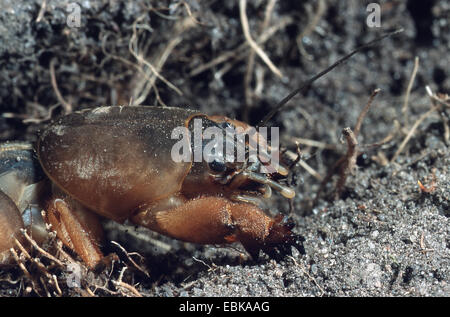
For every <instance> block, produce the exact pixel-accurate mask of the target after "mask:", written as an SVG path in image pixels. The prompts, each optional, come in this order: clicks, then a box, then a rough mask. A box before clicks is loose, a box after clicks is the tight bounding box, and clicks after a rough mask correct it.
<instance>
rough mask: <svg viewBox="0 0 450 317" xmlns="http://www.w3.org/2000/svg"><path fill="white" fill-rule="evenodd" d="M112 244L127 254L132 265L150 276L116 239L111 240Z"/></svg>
mask: <svg viewBox="0 0 450 317" xmlns="http://www.w3.org/2000/svg"><path fill="white" fill-rule="evenodd" d="M111 243H112V244H114V245H115V246H117V247H118V248H119V249H120V250H122V252H123V253H125V255H126V256H127V259H128V260H129V261H130V262H131V264H133V266H134V267H135V268H136V269H137V270H138V271H140V272H142V273H143V274H144V275H145V276H147V277H150V274H149V273H148V272H147V271H146V270H144V269H143V268H142V267H141V266H140V265H138V264H137V263H136V262H135V261H134V260H133V259H132V258H131V256H130V254H129V253H128V252H127V251H126V250H125V249H124V248H123V247H122V246H121V245H120V244H119V243H117V242H116V241H111Z"/></svg>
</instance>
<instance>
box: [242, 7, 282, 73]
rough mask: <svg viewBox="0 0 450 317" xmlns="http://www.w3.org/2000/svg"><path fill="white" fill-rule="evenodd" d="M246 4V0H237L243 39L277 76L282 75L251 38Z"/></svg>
mask: <svg viewBox="0 0 450 317" xmlns="http://www.w3.org/2000/svg"><path fill="white" fill-rule="evenodd" d="M246 6H247V1H246V0H240V1H239V14H240V18H241V24H242V31H243V32H244V36H245V39H246V40H247V42H248V44H249V45H250V46H251V47H252V49H253V50H254V51H255V52H256V54H258V55H259V57H261V59H262V60H263V61H264V63H266V64H267V66H268V67H269V68H270V70H271V71H272V72H273V73H274V74H275V75H277V76H278V77H283V74H282V73H281V71H280V70H279V69H278V68H277V67H276V66H275V65H274V64H273V63H272V61H271V60H270V59H269V57H268V56H267V55H266V53H264V51H263V50H262V49H261V48H260V47H259V46H258V44H257V43H256V42H255V41H254V40H253V39H252V36H251V34H250V27H249V25H248V18H247V13H246Z"/></svg>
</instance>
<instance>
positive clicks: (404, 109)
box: [402, 56, 419, 126]
mask: <svg viewBox="0 0 450 317" xmlns="http://www.w3.org/2000/svg"><path fill="white" fill-rule="evenodd" d="M418 69H419V57H418V56H416V58H415V59H414V68H413V71H412V74H411V78H410V79H409V83H408V87H407V88H406V92H405V100H404V102H403V107H402V113H403V117H404V119H405V124H406V125H407V126H408V125H409V122H408V121H409V120H408V114H407V113H408V105H409V96H410V94H411V89H412V86H413V84H414V79H415V78H416V74H417V70H418Z"/></svg>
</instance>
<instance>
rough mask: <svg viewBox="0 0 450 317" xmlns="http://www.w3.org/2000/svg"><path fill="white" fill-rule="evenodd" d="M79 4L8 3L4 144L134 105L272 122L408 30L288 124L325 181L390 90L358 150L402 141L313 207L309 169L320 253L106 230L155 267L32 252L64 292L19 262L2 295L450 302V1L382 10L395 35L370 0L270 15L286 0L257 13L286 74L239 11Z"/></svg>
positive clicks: (311, 227)
mask: <svg viewBox="0 0 450 317" xmlns="http://www.w3.org/2000/svg"><path fill="white" fill-rule="evenodd" d="M71 2H72V1H66V0H61V1H51V0H48V1H42V0H34V1H31V0H26V1H15V0H0V9H1V10H0V70H1V71H0V109H1V113H2V115H0V141H6V140H26V141H35V140H36V132H37V131H38V130H39V129H41V128H43V127H44V126H45V123H46V122H48V119H49V118H53V117H57V116H58V115H61V114H64V112H65V111H70V110H72V111H75V110H80V109H83V108H92V107H96V106H102V105H119V104H128V103H130V100H131V102H133V103H137V104H142V105H160V106H164V105H169V106H181V107H190V108H193V109H199V110H201V111H203V112H205V113H207V114H223V115H227V116H230V117H233V118H238V119H240V120H244V121H247V122H249V123H251V124H257V123H258V122H259V121H260V120H261V119H262V118H263V116H264V115H265V114H267V113H268V111H270V109H271V107H273V106H275V105H276V104H277V102H279V101H280V100H281V99H282V98H283V97H285V96H286V95H287V94H288V93H289V92H290V91H292V90H294V89H295V88H297V87H299V86H300V85H301V83H302V82H303V81H305V80H306V79H308V78H310V77H311V76H313V75H314V74H316V73H317V72H319V71H320V70H322V69H324V68H325V67H327V66H328V65H330V64H332V63H333V62H334V61H336V60H337V59H338V58H339V57H341V56H343V55H345V54H346V53H348V52H350V51H351V50H352V49H354V48H356V47H358V46H359V45H361V44H363V43H366V42H369V41H370V40H372V39H374V38H376V37H378V36H380V35H381V34H383V32H385V31H388V30H392V29H395V28H398V27H403V28H404V32H403V33H401V34H398V35H396V36H394V37H391V38H388V39H385V40H384V41H383V42H381V43H380V44H378V45H376V46H375V47H373V48H371V49H369V50H365V51H364V52H361V53H359V54H357V55H355V56H354V57H353V58H352V59H351V60H350V61H348V62H347V63H345V64H343V65H341V66H339V67H338V68H337V69H335V70H333V71H332V72H331V73H329V74H327V75H326V76H325V77H323V78H321V79H320V80H318V81H317V82H316V83H314V84H313V85H312V87H310V88H309V89H308V90H307V91H306V92H304V93H303V94H301V95H299V96H297V97H295V98H293V100H291V101H290V103H289V106H287V107H286V108H285V109H284V110H283V111H281V112H279V113H278V114H277V115H276V116H275V117H274V118H273V119H272V121H271V124H272V125H273V126H276V127H279V128H280V134H281V140H282V142H283V145H284V146H285V147H287V148H288V149H289V150H291V151H294V152H295V149H296V145H295V141H296V140H297V141H298V138H302V140H300V141H301V142H300V148H301V150H302V153H303V159H304V161H306V163H307V164H309V165H310V167H311V168H312V169H313V170H315V171H316V172H317V173H318V174H319V175H320V176H321V177H324V176H325V175H326V174H327V170H328V169H329V168H330V167H331V166H332V165H333V164H334V163H335V162H336V161H337V160H338V159H339V158H340V157H341V156H342V155H343V154H344V153H345V151H346V146H345V144H343V143H341V142H340V137H341V131H342V129H343V128H345V127H352V128H353V127H354V126H355V124H356V121H357V118H358V115H359V113H360V111H361V109H362V108H363V107H364V106H365V105H366V104H367V102H368V99H369V96H370V95H371V93H372V91H373V90H374V89H376V88H379V89H380V92H379V94H378V95H377V96H376V97H375V99H374V101H373V105H372V107H371V109H370V111H369V113H368V114H367V116H366V118H365V119H364V122H363V125H362V128H361V132H360V135H359V137H358V140H359V143H360V144H373V143H379V142H380V141H381V140H383V139H384V138H386V137H387V136H389V140H387V142H384V143H383V144H382V145H378V146H372V147H371V146H367V147H362V148H361V150H363V153H362V154H361V155H360V156H358V159H357V162H356V169H355V171H354V173H353V174H351V175H349V176H348V178H347V182H346V184H345V187H344V188H343V191H342V194H341V195H340V197H339V198H338V199H337V200H334V201H333V200H332V199H331V198H332V197H333V195H332V190H333V187H334V183H335V181H336V178H333V182H330V183H329V184H328V185H327V186H326V188H325V190H324V191H323V193H322V194H321V196H320V197H319V199H318V200H317V204H315V205H313V201H314V199H315V197H316V193H317V191H318V189H319V187H320V181H319V180H318V179H317V178H316V177H314V175H312V174H311V173H310V172H308V171H306V170H305V169H304V168H302V167H297V168H296V173H295V179H293V183H294V185H295V186H294V187H295V190H296V193H297V195H296V197H295V199H294V202H293V207H294V208H293V211H292V216H293V218H294V220H295V222H296V224H297V225H296V227H295V229H294V230H295V232H297V233H299V234H301V235H303V236H304V237H305V239H306V241H305V249H306V254H305V255H301V254H299V253H298V252H297V251H296V250H294V251H293V254H292V256H291V257H286V258H285V259H284V260H282V261H279V262H276V261H274V260H269V259H268V258H265V257H261V258H260V259H259V260H258V261H252V260H251V259H250V258H249V257H248V256H247V255H246V254H245V252H244V251H243V250H242V248H241V247H240V246H238V245H236V246H233V247H223V246H198V245H193V244H187V243H182V242H179V241H175V240H173V239H170V238H167V237H160V236H158V235H155V234H152V233H148V232H142V231H143V230H142V229H137V230H135V228H133V227H129V228H128V229H127V228H125V229H124V228H123V227H122V228H118V227H117V226H115V225H114V224H111V223H107V224H105V226H106V227H107V228H108V230H107V231H108V235H109V236H108V237H109V238H110V239H113V240H115V241H118V242H119V243H120V245H122V246H123V247H124V248H125V249H126V250H127V252H132V251H136V252H139V254H141V255H142V258H141V257H140V256H137V255H133V254H130V255H128V257H127V254H126V253H125V252H124V251H123V250H121V249H120V248H119V247H118V246H117V245H115V244H112V243H109V242H106V243H105V246H104V250H105V253H109V252H115V253H116V254H117V255H118V257H119V258H120V260H118V261H115V262H114V266H113V267H111V266H108V267H106V268H105V269H104V270H103V271H100V272H92V271H88V270H86V268H85V267H83V265H82V264H81V263H80V262H79V261H78V259H77V258H76V256H75V255H74V254H71V253H70V251H68V250H66V251H67V252H68V253H69V254H70V256H71V257H73V258H74V260H75V262H73V263H72V265H71V267H70V268H68V267H65V266H58V265H56V266H55V265H53V266H52V265H51V263H52V262H51V261H50V260H48V259H47V258H45V257H44V256H42V255H41V254H39V252H37V251H36V250H33V252H32V256H35V257H37V258H42V262H43V263H44V264H45V265H47V266H48V271H49V272H50V273H51V275H52V274H54V275H55V276H56V280H57V283H58V285H59V289H60V291H59V290H58V289H57V288H56V287H55V284H54V283H53V284H51V283H50V284H48V286H47V288H48V289H47V290H46V289H45V287H43V286H42V285H41V283H42V282H39V277H42V280H43V281H46V279H47V278H48V276H46V275H45V273H43V272H42V270H41V269H40V268H39V267H38V266H36V264H33V263H32V261H29V260H28V261H25V262H26V263H25V264H26V267H27V268H28V270H29V272H30V273H31V275H33V276H37V277H38V278H37V279H36V281H37V282H36V286H34V285H33V283H32V282H31V280H30V279H29V278H28V277H26V276H25V275H24V273H23V270H21V269H20V268H18V266H17V265H16V266H12V267H6V268H1V269H0V295H1V296H36V295H45V294H46V292H48V294H51V295H64V296H80V295H98V296H129V295H130V296H132V295H138V294H141V295H144V296H449V295H450V284H449V282H450V238H449V230H450V226H449V215H450V202H449V197H450V180H449V179H450V178H449V177H450V176H449V172H450V171H449V167H450V155H449V154H450V152H449V144H450V143H449V139H448V133H449V132H448V128H449V113H450V109H449V103H450V101H449V100H448V99H447V101H446V102H443V103H439V102H437V101H433V100H432V99H431V98H430V96H429V94H428V93H427V89H426V86H428V87H429V91H431V92H432V93H433V94H437V93H441V94H445V93H449V92H450V74H449V71H450V67H449V58H448V55H449V48H450V4H449V3H448V2H447V1H437V0H436V1H420V2H419V1H381V2H380V5H381V16H380V18H381V19H380V27H369V26H368V25H367V18H368V15H369V13H370V12H368V11H367V10H366V9H367V5H368V3H369V1H338V0H336V1H295V2H294V1H289V2H288V1H276V2H274V6H273V8H272V9H270V7H269V10H268V9H267V8H268V3H271V1H259V0H256V1H248V3H247V8H246V17H247V19H248V23H249V28H250V33H251V36H252V38H253V39H254V40H255V41H262V43H260V44H259V46H260V48H261V50H262V51H263V52H265V54H266V55H267V57H268V58H269V59H270V61H271V62H272V63H273V65H274V67H275V68H276V69H275V68H272V69H271V68H270V67H269V66H268V64H267V63H266V62H264V61H263V59H261V57H260V56H258V55H257V54H255V53H252V49H250V47H249V45H248V40H247V39H246V37H245V36H244V32H243V29H242V17H240V14H239V1H226V2H225V1H196V0H186V1H180V2H179V1H143V0H139V1H133V2H131V1H130V2H125V1H124V2H123V3H122V2H120V1H106V0H105V1H100V0H98V1H82V2H79V3H80V6H78V5H76V8H75V9H74V8H73V7H71ZM43 3H44V4H45V6H43ZM78 9H79V12H80V20H79V22H80V24H79V27H77V26H76V24H77V22H78V20H77V18H76V17H75V18H74V16H73V14H76V13H77V12H78V11H77V10H78ZM267 12H269V14H267ZM266 17H269V18H266ZM68 19H69V20H68ZM74 24H75V26H74ZM130 43H131V44H130ZM416 57H418V69H417V74H416V76H415V78H414V80H413V81H411V78H412V73H413V69H414V65H415V58H416ZM151 68H154V69H156V70H157V71H158V74H159V75H160V76H159V78H157V77H156V76H155V75H154V72H152V70H151ZM277 70H278V71H279V72H280V73H281V74H282V77H281V78H280V77H279V76H278V75H277V74H276V71H277ZM248 74H250V75H248ZM52 75H54V80H53V82H52ZM410 81H411V89H410V93H409V94H408V95H409V101H408V102H407V104H406V105H407V106H406V107H405V106H404V104H405V96H406V95H407V93H406V92H407V91H408V84H409V83H410ZM438 97H439V98H440V100H444V99H445V96H444V95H439V96H438ZM447 98H448V97H447ZM438 105H439V106H438ZM433 106H435V107H436V111H429V110H430V109H431V107H433ZM427 113H428V114H427ZM425 114H427V115H426V116H425ZM418 120H420V121H419V122H418ZM412 129H414V130H413V131H412V132H413V133H412V134H411V133H410V132H411V130H412ZM408 134H410V137H409V138H408V140H407V142H404V140H405V138H406V137H407V136H408ZM305 139H306V140H314V141H318V142H319V144H315V145H313V146H311V145H310V144H307V143H308V142H307V141H305ZM402 143H404V145H402ZM399 149H400V151H399ZM397 152H398V154H397ZM418 181H420V182H421V183H422V184H423V188H422V189H421V188H420V186H419V185H418ZM267 209H268V212H269V213H272V214H275V213H276V212H283V213H288V212H289V204H288V202H287V201H286V199H282V198H281V197H277V196H276V197H274V198H273V199H271V201H269V202H268V204H267ZM142 236H144V240H143V239H142ZM58 256H60V255H58ZM130 258H131V259H134V260H133V261H134V262H136V263H135V264H133V263H132V261H130ZM74 268H75V270H78V271H77V272H78V273H77V274H79V275H80V280H79V282H80V284H79V285H78V284H75V286H74V284H71V283H70V280H71V278H72V277H73V274H72V272H73V271H74ZM124 268H126V270H125V271H123V270H124ZM148 272H149V274H148V275H147V273H148ZM119 282H123V283H126V284H127V285H136V286H135V287H134V290H130V289H129V288H127V287H126V286H125V287H124V286H123V285H122V286H121V285H120V283H119Z"/></svg>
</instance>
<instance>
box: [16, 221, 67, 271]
mask: <svg viewBox="0 0 450 317" xmlns="http://www.w3.org/2000/svg"><path fill="white" fill-rule="evenodd" d="M20 232H22V234H23V236H24V237H25V238H26V239H27V240H28V242H30V243H31V244H32V245H33V247H34V248H35V249H36V250H38V251H39V252H40V253H41V254H42V255H43V256H45V257H47V258H48V259H50V260H52V261H53V262H55V263H56V264H58V265H59V266H62V267H64V264H63V263H62V262H61V261H60V260H58V259H57V258H55V257H54V256H53V255H51V254H50V253H48V252H47V251H45V250H44V249H42V248H41V247H40V246H39V245H38V244H37V243H36V241H34V239H32V238H31V237H30V236H29V235H28V233H27V231H26V230H25V229H21V230H20Z"/></svg>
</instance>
